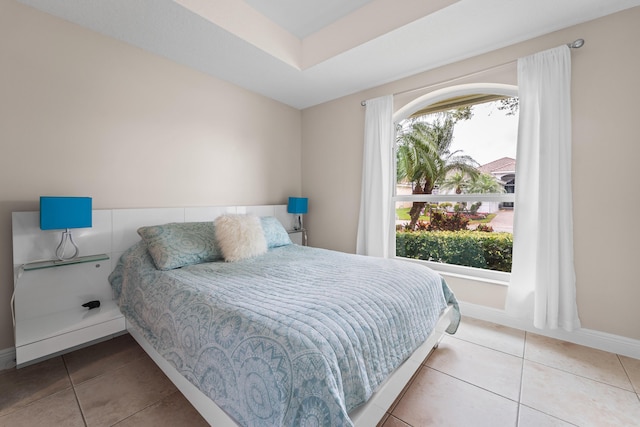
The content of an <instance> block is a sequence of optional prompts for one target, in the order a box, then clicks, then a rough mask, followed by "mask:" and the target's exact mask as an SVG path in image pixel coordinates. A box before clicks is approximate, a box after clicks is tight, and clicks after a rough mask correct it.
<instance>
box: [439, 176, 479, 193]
mask: <svg viewBox="0 0 640 427" xmlns="http://www.w3.org/2000/svg"><path fill="white" fill-rule="evenodd" d="M471 182H472V181H471V180H470V179H469V177H467V176H466V175H465V174H462V173H460V172H457V173H455V174H454V175H451V176H449V177H448V178H447V179H445V180H444V181H443V182H442V184H440V188H442V189H443V190H449V189H455V190H456V194H462V191H463V190H466V188H467V187H468V186H469V184H471Z"/></svg>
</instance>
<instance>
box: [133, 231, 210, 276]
mask: <svg viewBox="0 0 640 427" xmlns="http://www.w3.org/2000/svg"><path fill="white" fill-rule="evenodd" d="M138 234H139V235H140V237H142V240H143V241H144V242H145V243H146V245H147V250H148V251H149V254H150V255H151V258H153V262H154V264H155V265H156V268H157V269H158V270H172V269H174V268H179V267H184V266H185V265H192V264H199V263H202V262H211V261H216V260H219V259H222V254H221V252H220V250H219V248H218V246H217V243H216V237H215V235H216V233H215V226H214V224H213V222H173V223H169V224H163V225H153V226H149V227H140V228H139V229H138Z"/></svg>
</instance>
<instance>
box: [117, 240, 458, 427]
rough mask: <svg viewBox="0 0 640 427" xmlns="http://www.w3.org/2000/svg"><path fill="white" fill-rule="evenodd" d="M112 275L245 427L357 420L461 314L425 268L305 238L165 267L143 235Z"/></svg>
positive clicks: (167, 347)
mask: <svg viewBox="0 0 640 427" xmlns="http://www.w3.org/2000/svg"><path fill="white" fill-rule="evenodd" d="M110 281H111V283H112V286H113V289H114V290H115V292H116V295H117V296H118V297H119V305H120V309H121V311H122V312H123V313H124V315H125V316H126V318H127V320H128V321H129V322H131V323H132V324H133V325H134V326H135V327H136V328H137V329H139V330H140V331H141V332H142V333H143V334H144V337H145V338H146V339H147V340H148V341H149V342H150V343H151V344H152V345H153V346H154V347H155V349H156V350H157V351H158V352H159V353H160V354H161V355H162V356H163V357H164V358H165V359H167V360H168V361H169V362H171V363H172V364H173V366H174V367H175V368H176V369H177V370H178V371H179V372H180V373H181V374H182V375H183V376H185V377H186V378H187V379H188V380H189V381H190V382H191V383H193V384H195V385H196V386H197V387H198V388H199V389H200V390H202V391H203V392H204V393H205V394H206V395H208V396H209V397H210V398H211V399H212V400H213V401H214V402H215V403H216V404H217V405H218V406H219V407H220V408H222V409H223V410H224V411H226V412H227V413H228V414H229V415H230V416H231V417H232V418H233V419H235V420H236V422H237V423H238V424H240V425H241V426H301V425H318V426H351V425H352V422H351V420H350V419H349V417H348V414H347V413H348V412H349V411H351V410H352V409H354V408H356V407H357V406H359V405H361V404H362V403H364V402H365V401H367V399H368V398H369V397H370V396H371V395H372V393H373V392H374V391H375V390H376V388H377V387H378V386H379V385H380V384H381V383H382V382H383V381H384V380H385V378H386V377H387V376H388V375H389V374H390V373H391V372H392V371H393V370H394V369H395V368H397V367H398V366H399V365H400V364H401V363H402V362H403V361H404V360H405V359H407V358H408V357H409V356H410V355H411V353H412V352H413V351H414V350H415V349H416V348H417V347H418V346H419V345H420V344H421V343H422V342H423V341H424V340H425V339H426V338H427V336H428V335H429V333H430V332H431V331H432V329H433V328H434V326H435V324H436V322H437V320H438V318H439V316H440V314H441V313H442V311H443V310H444V309H445V307H446V306H447V303H452V304H454V306H455V308H456V312H457V303H456V301H455V297H454V296H453V294H452V293H451V292H450V290H449V288H448V287H447V285H446V283H445V282H444V280H443V279H442V278H441V277H440V276H439V275H438V274H436V273H435V272H433V271H432V270H430V269H428V268H426V267H424V266H421V265H417V264H414V263H410V262H403V261H398V260H384V259H380V258H373V257H364V256H358V255H351V254H344V253H340V252H334V251H328V250H323V249H317V248H310V247H303V246H298V245H288V246H283V247H279V248H274V249H271V250H269V252H268V253H267V254H265V255H263V256H260V257H256V258H253V259H248V260H244V261H239V262H234V263H228V262H211V263H204V264H198V265H192V266H189V267H184V268H181V269H176V270H170V271H159V270H156V269H155V267H154V264H153V262H152V260H151V258H150V256H149V255H148V253H147V251H146V248H145V246H144V244H143V243H142V242H140V243H138V244H137V245H135V246H134V247H132V248H131V249H129V250H128V251H127V252H126V253H125V254H124V255H123V256H122V257H121V259H120V261H119V263H118V265H117V267H116V269H115V270H114V272H113V273H112V274H111V276H110ZM457 314H458V315H459V312H457ZM456 328H457V322H454V324H452V326H451V327H450V329H449V330H448V332H450V333H453V332H455V329H456Z"/></svg>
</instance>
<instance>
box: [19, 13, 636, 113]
mask: <svg viewBox="0 0 640 427" xmlns="http://www.w3.org/2000/svg"><path fill="white" fill-rule="evenodd" d="M18 1H20V2H21V3H24V4H26V5H30V6H33V7H35V8H37V9H40V10H42V11H45V12H47V13H50V14H52V15H55V16H58V17H60V18H63V19H65V20H68V21H71V22H73V23H76V24H78V25H81V26H83V27H86V28H88V29H91V30H93V31H96V32H99V33H101V34H104V35H107V36H110V37H113V38H115V39H118V40H121V41H124V42H126V43H129V44H131V45H134V46H137V47H139V48H142V49H144V50H147V51H149V52H152V53H155V54H158V55H162V56H164V57H166V58H169V59H171V60H173V61H176V62H178V63H181V64H184V65H186V66H188V67H191V68H194V69H196V70H199V71H202V72H204V73H207V74H210V75H212V76H215V77H218V78H220V79H223V80H226V81H228V82H231V83H234V84H236V85H238V86H241V87H243V88H246V89H249V90H251V91H254V92H257V93H260V94H262V95H264V96H267V97H269V98H272V99H275V100H278V101H281V102H283V103H285V104H288V105H290V106H292V107H295V108H299V109H302V108H306V107H310V106H313V105H316V104H320V103H322V102H326V101H329V100H332V99H335V98H338V97H341V96H344V95H348V94H351V93H355V92H359V91H362V90H365V89H368V88H371V87H374V86H377V85H380V84H383V83H387V82H391V81H394V80H397V79H399V78H402V77H406V76H409V75H412V74H416V73H418V72H422V71H426V70H429V69H433V68H436V67H439V66H442V65H446V64H449V63H452V62H455V61H459V60H462V59H466V58H469V57H473V56H476V55H478V54H482V53H485V52H489V51H492V50H495V49H498V48H501V47H505V46H508V45H510V44H514V43H518V42H521V41H524V40H528V39H531V38H534V37H537V36H540V35H543V34H546V33H549V32H552V31H556V30H559V29H562V28H566V27H569V26H572V25H576V24H579V23H582V22H586V21H589V20H592V19H595V18H598V17H601V16H605V15H608V14H611V13H615V12H618V11H621V10H624V9H627V8H630V7H634V6H638V5H640V0H562V1H559V0H535V1H532V0H429V1H426V0H402V2H398V0H109V1H106V0H56V1H51V0H18ZM399 5H401V6H399ZM570 41H572V40H567V42H570ZM586 42H587V43H589V41H588V40H587V41H586Z"/></svg>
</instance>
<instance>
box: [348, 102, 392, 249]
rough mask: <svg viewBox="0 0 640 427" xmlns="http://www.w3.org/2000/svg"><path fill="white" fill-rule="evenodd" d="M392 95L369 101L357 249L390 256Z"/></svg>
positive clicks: (366, 117)
mask: <svg viewBox="0 0 640 427" xmlns="http://www.w3.org/2000/svg"><path fill="white" fill-rule="evenodd" d="M394 137H395V133H394V126H393V96H391V95H388V96H383V97H380V98H375V99H370V100H368V101H367V102H366V112H365V119H364V157H363V161H362V192H361V196H360V218H359V221H358V240H357V245H356V253H358V254H361V255H371V256H379V257H385V258H386V257H388V256H389V235H390V234H389V221H390V218H391V216H390V215H391V213H390V212H391V206H390V201H391V190H392V185H393V177H392V171H393V141H394Z"/></svg>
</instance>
